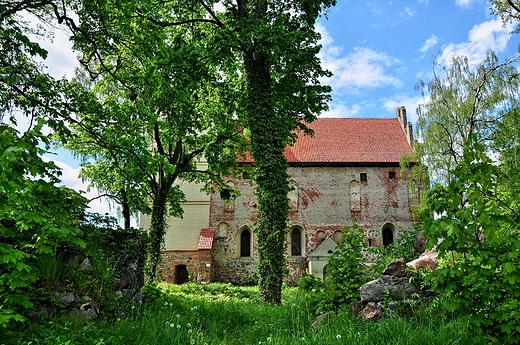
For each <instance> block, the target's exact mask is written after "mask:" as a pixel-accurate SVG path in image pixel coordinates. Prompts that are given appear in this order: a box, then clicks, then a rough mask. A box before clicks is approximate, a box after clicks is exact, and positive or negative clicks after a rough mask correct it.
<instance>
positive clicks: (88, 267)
mask: <svg viewBox="0 0 520 345" xmlns="http://www.w3.org/2000/svg"><path fill="white" fill-rule="evenodd" d="M79 270H80V271H83V272H89V273H90V272H92V264H91V263H90V260H89V259H88V258H86V259H85V260H83V261H82V262H81V264H80V265H79Z"/></svg>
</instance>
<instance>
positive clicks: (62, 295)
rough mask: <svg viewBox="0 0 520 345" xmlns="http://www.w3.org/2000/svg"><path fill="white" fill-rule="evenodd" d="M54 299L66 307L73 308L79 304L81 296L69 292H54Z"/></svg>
mask: <svg viewBox="0 0 520 345" xmlns="http://www.w3.org/2000/svg"><path fill="white" fill-rule="evenodd" d="M54 297H55V298H56V299H57V300H58V301H59V302H61V303H63V305H64V306H65V307H69V306H72V305H74V304H77V303H78V302H79V296H78V294H77V293H76V292H74V291H67V292H54Z"/></svg>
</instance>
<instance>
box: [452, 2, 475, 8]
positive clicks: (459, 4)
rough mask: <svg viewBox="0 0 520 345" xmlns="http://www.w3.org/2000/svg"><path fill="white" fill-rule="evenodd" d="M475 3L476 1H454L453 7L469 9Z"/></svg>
mask: <svg viewBox="0 0 520 345" xmlns="http://www.w3.org/2000/svg"><path fill="white" fill-rule="evenodd" d="M477 1H478V0H455V5H457V6H459V7H462V8H468V7H471V6H472V5H473V4H474V3H476V2H477Z"/></svg>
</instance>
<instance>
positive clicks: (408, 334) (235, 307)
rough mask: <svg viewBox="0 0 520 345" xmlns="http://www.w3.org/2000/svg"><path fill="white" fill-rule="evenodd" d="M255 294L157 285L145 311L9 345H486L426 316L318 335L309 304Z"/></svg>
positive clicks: (338, 322)
mask: <svg viewBox="0 0 520 345" xmlns="http://www.w3.org/2000/svg"><path fill="white" fill-rule="evenodd" d="M257 296H258V290H257V288H256V287H235V286H232V285H229V284H209V285H193V284H186V285H182V286H176V285H160V286H159V289H154V288H151V289H150V288H149V289H148V290H147V291H146V295H145V303H144V304H143V305H142V306H134V307H127V308H126V310H125V311H124V312H123V311H121V315H120V317H119V318H116V317H115V316H114V317H112V318H108V317H106V318H105V319H104V320H102V321H98V322H97V323H92V322H90V323H88V322H85V321H82V320H80V319H77V318H71V317H67V318H55V319H53V320H52V321H45V322H44V323H35V322H33V323H32V324H31V325H30V326H28V325H24V326H22V327H21V328H20V329H19V332H17V333H16V334H11V336H10V339H4V340H3V341H2V343H5V344H46V345H47V344H67V345H72V344H114V345H115V344H124V345H129V344H143V345H144V344H146V345H153V344H168V345H171V344H208V345H209V344H228V345H231V344H235V345H243V344H253V345H256V344H287V345H289V344H291V345H293V344H323V345H325V344H356V345H363V344H413V345H416V344H439V345H440V344H442V345H445V344H482V343H484V340H483V339H481V338H478V337H476V336H475V335H473V334H471V331H470V330H468V329H467V327H466V326H465V325H461V324H459V323H457V322H456V321H450V320H447V319H446V318H444V317H442V315H438V314H436V315H434V316H432V315H431V314H429V313H427V312H424V313H420V314H419V316H415V317H410V318H406V319H401V318H398V317H386V318H385V319H384V320H382V321H381V322H378V323H374V322H365V323H363V322H360V321H358V320H355V319H353V318H352V317H351V316H349V315H348V314H347V313H346V312H344V313H342V312H340V313H337V314H335V315H333V316H332V317H331V318H330V319H329V320H328V321H327V322H325V323H324V324H322V325H321V326H320V327H319V328H318V330H317V331H315V330H313V329H312V327H311V326H310V325H311V323H312V320H313V319H314V317H315V315H314V314H313V312H312V306H311V305H310V302H309V301H310V299H309V298H308V297H307V296H305V295H304V294H303V292H300V291H298V290H297V289H296V288H286V289H284V294H283V305H282V306H271V305H265V304H260V303H258V302H257Z"/></svg>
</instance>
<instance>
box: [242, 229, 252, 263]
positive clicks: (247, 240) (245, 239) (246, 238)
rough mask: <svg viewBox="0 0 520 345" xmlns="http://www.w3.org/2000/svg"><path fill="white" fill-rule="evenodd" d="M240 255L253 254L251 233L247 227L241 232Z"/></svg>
mask: <svg viewBox="0 0 520 345" xmlns="http://www.w3.org/2000/svg"><path fill="white" fill-rule="evenodd" d="M240 256H241V257H250V256H251V233H250V232H249V230H247V229H244V230H243V231H242V233H241V234H240Z"/></svg>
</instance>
